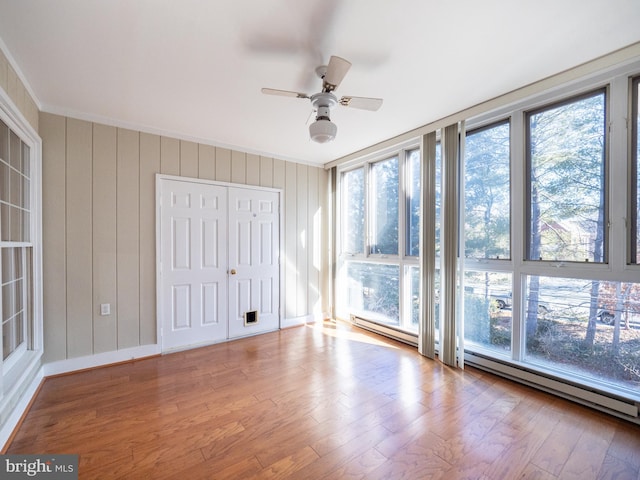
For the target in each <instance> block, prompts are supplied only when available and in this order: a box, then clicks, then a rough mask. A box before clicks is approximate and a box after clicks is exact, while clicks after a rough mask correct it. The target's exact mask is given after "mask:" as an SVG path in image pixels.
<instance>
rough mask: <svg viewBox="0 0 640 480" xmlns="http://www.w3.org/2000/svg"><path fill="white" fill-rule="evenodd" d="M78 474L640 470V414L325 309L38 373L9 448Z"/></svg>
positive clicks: (507, 475) (538, 474) (588, 473)
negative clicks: (610, 411)
mask: <svg viewBox="0 0 640 480" xmlns="http://www.w3.org/2000/svg"><path fill="white" fill-rule="evenodd" d="M45 452H46V453H76V454H79V455H80V468H79V471H80V478H81V479H101V478H104V479H110V478H123V479H135V480H138V479H171V478H178V479H184V480H187V479H189V480H194V479H216V480H218V479H234V480H235V479H243V480H244V479H251V478H292V479H305V480H314V479H321V478H331V479H367V480H369V479H385V480H386V479H394V480H395V479H400V478H407V479H422V478H445V479H461V478H469V479H516V478H530V479H562V480H566V479H572V478H579V479H580V480H588V479H592V478H603V479H605V478H606V479H614V478H615V479H624V480H627V479H631V480H640V427H638V426H636V425H633V424H630V423H627V422H624V421H621V420H618V419H616V418H614V417H610V416H607V415H605V414H603V413H600V412H596V411H593V410H590V409H588V408H585V407H582V406H579V405H576V404H573V403H570V402H567V401H565V400H562V399H559V398H555V397H553V396H551V395H548V394H545V393H541V392H538V391H536V390H534V389H531V388H528V387H525V386H521V385H518V384H516V383H512V382H509V381H507V380H504V379H501V378H499V377H496V376H493V375H490V374H486V373H483V372H480V371H478V370H475V369H472V368H467V369H466V370H464V371H460V370H454V369H450V368H448V367H445V366H443V365H442V364H441V363H439V362H434V361H432V360H428V359H426V358H423V357H421V356H419V355H418V354H417V352H416V350H415V349H413V348H410V347H407V346H405V345H403V344H400V343H396V342H393V341H391V340H387V339H385V338H383V337H378V336H376V335H373V334H370V333H367V332H364V331H362V330H359V329H354V328H352V327H350V326H349V325H345V324H342V323H337V324H336V323H332V322H325V323H324V324H320V325H316V326H305V327H297V328H292V329H287V330H283V331H280V332H275V333H269V334H265V335H261V336H256V337H251V338H246V339H241V340H237V341H233V342H229V343H224V344H218V345H214V346H211V347H206V348H200V349H195V350H190V351H185V352H180V353H174V354H171V355H164V356H161V357H155V358H150V359H146V360H140V361H136V362H133V363H128V364H122V365H115V366H111V367H105V368H100V369H96V370H92V371H87V372H81V373H76V374H73V375H67V376H61V377H56V378H49V379H47V380H46V381H45V382H44V384H43V386H42V388H41V391H40V392H39V394H38V396H37V399H36V400H35V402H34V403H33V405H32V407H31V410H30V411H29V413H28V415H27V416H26V418H25V420H24V422H23V424H22V426H21V428H20V429H19V431H18V432H17V434H16V436H15V438H14V440H13V442H12V443H11V445H10V446H9V448H8V453H45Z"/></svg>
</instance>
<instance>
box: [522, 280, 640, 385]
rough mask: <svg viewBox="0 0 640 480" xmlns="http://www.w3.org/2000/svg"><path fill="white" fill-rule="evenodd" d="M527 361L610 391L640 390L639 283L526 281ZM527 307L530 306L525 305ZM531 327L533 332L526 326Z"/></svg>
mask: <svg viewBox="0 0 640 480" xmlns="http://www.w3.org/2000/svg"><path fill="white" fill-rule="evenodd" d="M526 295H527V299H531V298H532V297H535V298H536V304H537V312H532V314H529V312H527V315H526V318H527V331H528V332H531V331H533V332H535V333H534V334H533V335H528V336H527V341H526V342H527V345H526V361H527V362H528V363H532V364H537V365H539V366H541V367H543V368H545V369H547V370H551V371H555V372H557V373H558V374H560V375H562V374H565V375H566V374H570V375H572V376H576V377H582V378H587V379H589V380H591V381H595V382H599V383H604V384H609V385H612V386H614V387H622V388H629V389H637V388H638V386H640V352H639V351H638V343H640V283H633V282H611V281H599V280H584V279H575V278H559V277H549V276H528V277H527V288H526ZM527 303H528V302H527ZM532 322H533V323H534V325H533V328H530V324H531V323H532Z"/></svg>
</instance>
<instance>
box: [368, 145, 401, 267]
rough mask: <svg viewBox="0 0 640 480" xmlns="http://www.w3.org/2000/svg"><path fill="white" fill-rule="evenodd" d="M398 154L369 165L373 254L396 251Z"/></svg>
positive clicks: (393, 253) (394, 253)
mask: <svg viewBox="0 0 640 480" xmlns="http://www.w3.org/2000/svg"><path fill="white" fill-rule="evenodd" d="M398 179H399V177H398V157H393V158H389V159H388V160H383V161H381V162H376V163H374V164H373V165H372V166H371V180H370V182H369V183H370V185H371V205H372V208H371V214H370V217H369V222H370V231H371V247H370V253H372V254H386V255H397V254H398V220H399V219H398V215H399V212H398V187H399V185H398V182H399V180H398Z"/></svg>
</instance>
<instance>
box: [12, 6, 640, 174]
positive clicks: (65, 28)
mask: <svg viewBox="0 0 640 480" xmlns="http://www.w3.org/2000/svg"><path fill="white" fill-rule="evenodd" d="M0 39H2V41H3V42H4V44H5V47H6V49H7V50H8V53H9V55H10V56H11V57H12V58H13V60H14V61H15V63H16V64H17V67H18V69H19V70H20V72H21V74H22V76H23V79H26V80H27V82H28V84H29V87H30V89H31V91H32V92H33V94H35V96H36V100H37V102H38V103H39V106H40V107H41V109H42V110H44V111H48V112H53V113H60V114H66V115H70V116H74V117H79V118H84V119H89V120H95V121H100V122H103V123H107V124H114V125H119V126H127V127H131V128H135V129H138V130H143V131H149V132H155V133H163V134H167V135H171V136H176V137H179V138H186V139H193V140H197V141H200V142H203V143H210V144H214V145H219V146H223V147H229V148H234V149H237V150H241V151H245V152H249V153H258V154H262V155H266V156H271V157H277V158H282V159H287V160H295V161H300V162H306V163H314V164H324V163H326V162H329V161H331V160H335V159H337V158H340V157H342V156H345V155H347V154H349V153H352V152H355V151H358V150H360V149H362V148H365V147H367V146H370V145H372V144H375V143H378V142H380V141H383V140H386V139H388V138H391V137H394V136H396V135H399V134H401V133H404V132H406V131H409V130H412V129H414V128H417V127H419V126H422V125H424V124H427V123H429V122H431V121H434V120H437V119H439V118H442V117H444V116H447V115H449V114H452V113H455V112H457V111H459V110H462V109H464V108H466V107H470V106H472V105H474V104H477V103H480V102H482V101H484V100H488V99H490V98H493V97H495V96H498V95H500V94H503V93H506V92H508V91H511V90H513V89H516V88H518V87H521V86H524V85H526V84H529V83H531V82H534V81H536V80H540V79H542V78H544V77H547V76H549V75H552V74H554V73H558V72H560V71H563V70H566V69H568V68H571V67H573V66H576V65H579V64H581V63H584V62H586V61H589V60H591V59H593V58H596V57H599V56H601V55H604V54H606V53H609V52H611V51H613V50H616V49H619V48H622V47H625V46H628V45H630V44H633V43H636V42H638V41H640V1H638V0H526V1H524V0H520V1H514V0H485V1H478V0H457V1H447V0H440V1H432V0H393V1H392V0H313V1H312V0H305V1H302V0H109V1H107V0H55V1H51V0H20V1H18V0H0ZM330 55H339V56H342V57H344V58H346V59H348V60H350V61H351V62H352V63H353V66H352V68H351V70H350V71H349V73H348V74H347V76H346V78H345V80H344V81H343V82H342V85H340V87H339V88H338V90H337V92H336V93H337V94H338V96H340V95H345V94H347V95H356V96H371V97H382V98H384V104H383V106H382V108H381V109H380V110H379V111H378V112H368V111H360V110H355V109H347V108H342V107H336V109H334V111H333V113H332V120H333V121H334V122H335V123H336V124H337V125H338V136H337V138H336V139H335V141H333V142H331V143H329V144H316V143H313V142H310V141H309V139H308V131H307V129H308V126H307V120H308V118H309V114H310V112H311V105H310V103H309V102H308V100H302V99H295V98H285V97H275V96H267V95H263V94H261V92H260V88H261V87H271V88H277V89H286V90H296V91H303V92H308V93H315V92H316V91H317V90H319V89H320V80H318V79H317V78H316V77H314V76H313V70H314V68H315V67H316V66H317V65H319V64H321V63H326V62H327V61H328V58H329V56H330Z"/></svg>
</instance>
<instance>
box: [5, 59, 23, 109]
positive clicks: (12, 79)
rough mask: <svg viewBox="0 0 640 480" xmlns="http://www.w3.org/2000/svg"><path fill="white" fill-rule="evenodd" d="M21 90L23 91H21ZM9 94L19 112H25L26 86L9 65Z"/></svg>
mask: <svg viewBox="0 0 640 480" xmlns="http://www.w3.org/2000/svg"><path fill="white" fill-rule="evenodd" d="M21 88H22V91H20V89H21ZM7 93H8V94H9V98H11V100H13V103H15V104H16V107H18V110H20V111H21V112H24V86H23V85H22V82H21V81H20V79H19V78H18V74H17V73H16V71H15V70H14V69H13V67H12V66H11V64H9V65H7Z"/></svg>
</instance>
